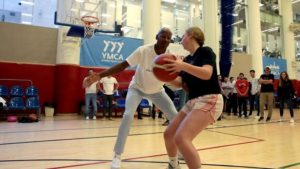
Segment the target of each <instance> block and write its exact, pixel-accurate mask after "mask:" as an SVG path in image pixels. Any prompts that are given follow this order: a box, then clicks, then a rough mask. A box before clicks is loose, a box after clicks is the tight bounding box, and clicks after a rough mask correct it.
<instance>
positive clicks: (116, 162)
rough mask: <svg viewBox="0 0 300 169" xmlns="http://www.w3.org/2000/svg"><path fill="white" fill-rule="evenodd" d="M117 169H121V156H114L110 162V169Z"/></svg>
mask: <svg viewBox="0 0 300 169" xmlns="http://www.w3.org/2000/svg"><path fill="white" fill-rule="evenodd" d="M119 168H121V156H120V155H117V154H115V156H114V158H113V159H112V162H111V169H119Z"/></svg>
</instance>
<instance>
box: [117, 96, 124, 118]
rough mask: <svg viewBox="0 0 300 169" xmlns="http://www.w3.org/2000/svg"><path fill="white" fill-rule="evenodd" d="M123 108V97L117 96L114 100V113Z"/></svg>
mask: <svg viewBox="0 0 300 169" xmlns="http://www.w3.org/2000/svg"><path fill="white" fill-rule="evenodd" d="M124 110H125V98H119V99H117V100H116V106H115V113H116V116H117V112H121V111H124Z"/></svg>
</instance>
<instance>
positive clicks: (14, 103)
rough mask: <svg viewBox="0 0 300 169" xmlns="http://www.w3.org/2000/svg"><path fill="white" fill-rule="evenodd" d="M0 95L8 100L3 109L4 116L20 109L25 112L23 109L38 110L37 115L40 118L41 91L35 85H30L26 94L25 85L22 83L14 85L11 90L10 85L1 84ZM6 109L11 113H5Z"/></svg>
mask: <svg viewBox="0 0 300 169" xmlns="http://www.w3.org/2000/svg"><path fill="white" fill-rule="evenodd" d="M0 96H1V97H2V98H4V99H5V100H6V101H7V107H6V108H5V109H4V110H3V112H2V116H3V115H8V114H11V113H16V112H19V111H22V112H23V110H36V111H37V116H38V118H40V113H41V106H40V101H39V92H38V89H37V88H36V87H35V86H33V85H31V86H28V87H27V88H26V90H25V94H24V90H23V87H22V86H20V85H14V86H12V87H10V90H9V87H7V86H5V85H0ZM25 101H26V102H25ZM14 110H18V111H14ZM6 111H7V112H9V113H5V112H6Z"/></svg>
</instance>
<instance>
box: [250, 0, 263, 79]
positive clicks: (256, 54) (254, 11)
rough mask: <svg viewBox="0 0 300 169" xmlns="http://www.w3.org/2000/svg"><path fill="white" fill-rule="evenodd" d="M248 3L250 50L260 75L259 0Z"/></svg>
mask: <svg viewBox="0 0 300 169" xmlns="http://www.w3.org/2000/svg"><path fill="white" fill-rule="evenodd" d="M247 5H248V8H247V19H248V22H247V27H248V30H249V36H248V37H249V50H248V52H249V54H250V55H252V56H251V58H252V68H253V69H254V70H255V71H256V74H257V75H258V76H259V75H261V74H262V73H263V58H262V39H261V26H260V10H259V0H248V1H247Z"/></svg>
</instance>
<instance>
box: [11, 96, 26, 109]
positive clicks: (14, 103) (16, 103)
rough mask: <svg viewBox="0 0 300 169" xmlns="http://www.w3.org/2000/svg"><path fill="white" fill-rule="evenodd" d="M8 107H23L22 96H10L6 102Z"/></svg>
mask: <svg viewBox="0 0 300 169" xmlns="http://www.w3.org/2000/svg"><path fill="white" fill-rule="evenodd" d="M8 108H9V109H11V110H23V109H25V105H24V100H23V98H22V97H12V98H11V99H10V100H9V102H8Z"/></svg>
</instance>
